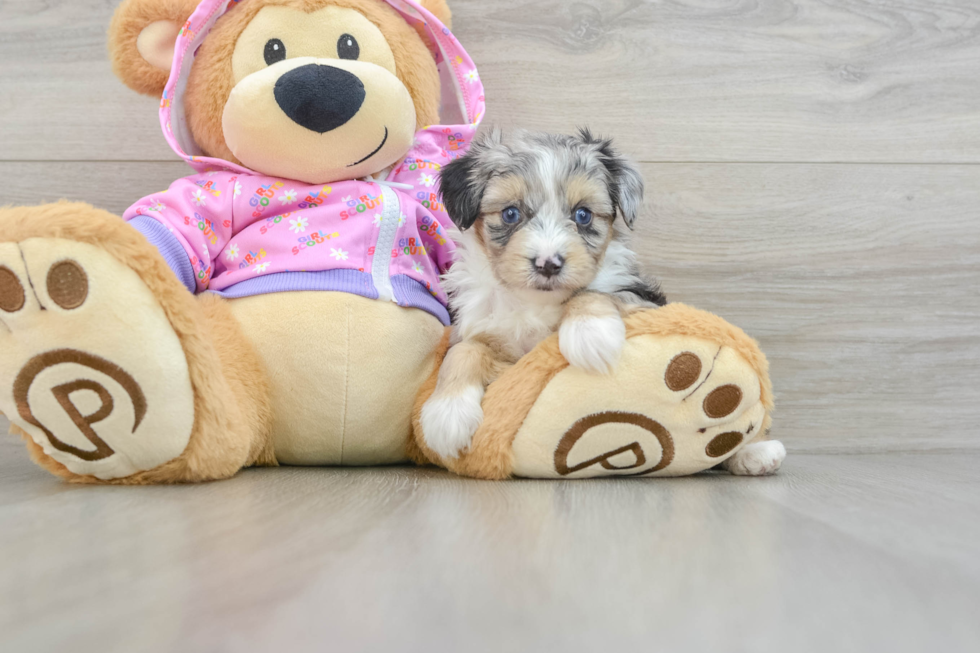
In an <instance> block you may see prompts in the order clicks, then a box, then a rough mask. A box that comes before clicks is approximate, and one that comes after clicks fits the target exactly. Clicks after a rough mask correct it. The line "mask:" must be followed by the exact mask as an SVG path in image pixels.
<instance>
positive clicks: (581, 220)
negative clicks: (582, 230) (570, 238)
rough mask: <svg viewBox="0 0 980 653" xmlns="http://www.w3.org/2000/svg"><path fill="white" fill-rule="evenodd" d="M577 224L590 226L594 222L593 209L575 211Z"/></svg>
mask: <svg viewBox="0 0 980 653" xmlns="http://www.w3.org/2000/svg"><path fill="white" fill-rule="evenodd" d="M575 224H577V225H578V226H580V227H588V226H589V225H590V224H592V211H590V210H588V209H585V208H582V209H578V210H577V211H575Z"/></svg>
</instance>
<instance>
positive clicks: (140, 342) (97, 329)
mask: <svg viewBox="0 0 980 653" xmlns="http://www.w3.org/2000/svg"><path fill="white" fill-rule="evenodd" d="M0 410H2V411H3V412H4V413H5V414H6V415H7V416H8V418H9V419H10V421H11V422H12V423H13V424H14V425H15V426H17V427H19V428H20V429H22V430H23V431H24V432H26V433H27V434H28V435H29V436H30V438H31V439H32V440H33V441H34V443H36V444H37V445H38V446H39V447H40V449H41V450H42V451H43V453H44V455H46V456H48V457H49V458H51V459H53V460H54V461H56V462H57V463H59V464H60V465H62V466H64V467H65V468H67V470H68V471H69V472H71V474H74V475H78V476H94V477H95V478H98V479H100V480H112V479H119V478H123V477H128V476H131V475H133V474H136V473H138V472H143V471H146V470H150V469H154V468H156V467H159V466H160V465H163V464H164V463H167V462H169V461H171V460H173V459H174V458H177V457H178V456H180V455H181V454H182V453H183V452H184V450H185V448H186V447H187V445H188V442H189V440H190V437H191V431H192V428H193V426H194V393H193V389H192V386H191V382H190V377H189V373H188V364H187V359H186V357H185V355H184V351H183V348H182V347H181V343H180V341H179V340H178V338H177V335H176V334H175V332H174V330H173V328H172V327H171V325H170V322H169V321H168V319H167V317H166V315H165V314H164V311H163V309H162V308H161V306H160V304H159V302H158V301H157V299H156V298H155V297H154V296H153V294H152V293H151V292H150V290H149V289H148V288H147V287H146V285H144V283H143V282H142V281H141V280H140V278H139V276H137V274H136V272H134V271H133V270H132V269H130V268H128V267H126V266H124V265H123V264H122V263H120V262H119V261H117V260H116V259H115V258H113V257H112V256H110V255H109V254H108V253H106V252H105V251H104V250H103V249H100V248H98V247H96V246H94V245H91V244H88V243H82V242H75V241H72V240H64V239H55V238H30V239H27V240H24V241H22V242H19V243H11V242H7V243H0Z"/></svg>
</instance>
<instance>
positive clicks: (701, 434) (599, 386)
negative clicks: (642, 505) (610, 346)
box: [514, 335, 766, 478]
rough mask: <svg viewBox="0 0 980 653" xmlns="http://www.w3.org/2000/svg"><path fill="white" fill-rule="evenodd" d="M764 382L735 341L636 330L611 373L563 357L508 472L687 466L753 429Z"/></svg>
mask: <svg viewBox="0 0 980 653" xmlns="http://www.w3.org/2000/svg"><path fill="white" fill-rule="evenodd" d="M760 391H761V386H760V383H759V377H758V375H757V374H756V373H755V372H754V371H753V370H752V368H751V366H750V365H749V364H748V362H746V361H745V359H744V358H742V357H741V356H740V355H739V354H738V353H737V352H736V351H735V350H734V349H732V348H731V347H727V346H725V345H721V344H719V343H717V342H713V341H711V340H706V339H704V338H699V337H693V336H682V335H672V336H666V337H663V336H650V335H646V336H636V337H634V338H631V339H629V340H628V341H627V344H626V347H625V348H624V350H623V355H622V358H621V360H620V364H619V366H618V368H617V370H616V371H615V372H614V373H613V374H609V375H606V376H601V377H597V376H595V375H588V374H586V373H584V372H582V371H581V370H579V369H577V368H575V367H569V368H567V369H566V370H564V371H562V372H560V373H559V374H558V375H557V376H556V377H555V378H554V379H553V380H552V381H551V383H549V384H548V386H547V388H545V390H544V392H542V393H541V396H540V397H539V398H538V401H537V403H536V404H535V405H534V407H533V408H532V409H531V411H530V412H529V413H528V416H527V419H526V420H525V422H524V424H523V426H522V427H521V429H520V430H519V431H518V432H517V436H516V437H515V439H514V474H515V475H517V476H527V477H537V478H541V477H550V478H579V477H592V476H620V475H633V476H648V475H649V476H681V475H686V474H693V473H695V472H698V471H701V470H703V469H706V468H709V467H712V466H713V465H715V464H717V463H719V462H721V461H723V460H725V459H726V458H727V457H728V456H730V455H732V454H733V453H734V452H735V451H736V450H737V449H738V448H739V447H740V446H742V445H743V444H744V443H746V442H748V441H749V440H751V439H753V438H754V437H755V436H757V435H759V429H760V427H761V426H762V423H763V420H764V418H765V416H766V409H765V407H764V406H763V404H762V402H761V400H760V399H761V397H760Z"/></svg>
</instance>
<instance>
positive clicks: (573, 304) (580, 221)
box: [421, 130, 666, 458]
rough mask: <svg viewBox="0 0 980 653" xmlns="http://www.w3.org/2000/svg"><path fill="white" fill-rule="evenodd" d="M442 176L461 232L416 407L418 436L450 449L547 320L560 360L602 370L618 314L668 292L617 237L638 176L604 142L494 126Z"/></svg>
mask: <svg viewBox="0 0 980 653" xmlns="http://www.w3.org/2000/svg"><path fill="white" fill-rule="evenodd" d="M440 185H441V191H442V196H443V201H444V202H445V205H446V209H447V211H448V213H449V215H450V217H451V218H452V220H453V222H454V224H455V225H456V227H457V228H458V230H459V231H458V232H455V233H454V234H453V237H454V239H455V240H456V242H457V244H458V245H459V249H458V251H457V258H456V262H455V263H454V265H453V267H452V269H451V270H450V271H449V272H448V273H447V274H446V276H445V277H444V284H445V287H446V289H447V292H448V293H449V298H450V309H451V311H452V313H453V317H454V326H453V334H452V347H451V348H450V350H449V353H448V354H447V356H446V360H445V362H444V363H443V366H442V368H441V370H440V372H439V380H438V384H437V386H436V390H435V392H434V394H433V395H432V397H431V398H430V399H429V401H428V402H427V403H426V404H425V406H424V407H423V409H422V416H421V417H422V429H423V431H424V434H425V439H426V443H427V444H428V446H429V447H430V448H431V449H432V450H433V451H435V452H436V453H438V454H439V455H441V456H443V457H448V458H455V457H457V456H458V455H459V453H460V452H461V451H463V450H464V449H466V448H467V447H468V446H469V444H470V441H471V439H472V437H473V434H474V433H475V432H476V430H477V428H478V427H479V426H480V423H481V422H482V421H483V410H482V408H481V405H480V404H481V401H482V399H483V394H484V390H485V388H486V386H487V385H489V384H490V383H491V382H492V381H493V380H494V379H495V378H496V377H497V376H498V375H499V374H500V373H501V372H502V371H503V370H504V369H506V368H507V367H508V366H509V365H512V364H513V363H515V362H517V360H518V359H519V358H520V357H521V356H523V355H524V354H526V353H528V352H529V351H530V350H531V349H533V348H534V347H535V345H537V344H538V343H539V342H541V341H542V340H544V339H545V338H547V337H548V336H549V335H551V334H552V333H554V332H555V330H556V329H557V330H558V333H559V346H560V349H561V352H562V354H563V355H564V356H565V358H566V359H568V362H569V363H571V364H572V365H575V366H577V367H581V368H583V369H585V370H588V371H590V372H593V373H597V374H602V373H607V372H609V371H610V370H612V369H613V367H614V366H615V365H616V361H617V360H618V358H619V355H620V352H621V350H622V348H623V345H624V344H625V342H626V328H625V326H624V324H623V316H624V315H627V314H629V313H630V312H631V311H635V310H638V309H641V308H649V307H655V306H662V305H664V304H665V303H666V298H665V297H664V295H663V294H662V293H661V292H660V288H659V286H658V284H657V283H655V282H652V281H650V280H648V279H646V278H645V277H643V276H642V275H641V273H640V270H639V266H638V264H637V260H636V255H635V254H634V253H633V252H632V251H631V250H630V249H629V247H628V246H627V243H626V229H625V228H630V229H631V228H632V227H633V224H634V222H635V221H636V219H637V217H638V215H639V213H640V210H641V205H642V202H643V179H642V177H641V176H640V173H639V172H638V171H637V170H636V168H635V167H634V166H633V165H632V164H630V163H629V162H628V161H627V160H626V159H624V158H623V157H622V156H620V155H619V154H618V153H617V152H616V151H615V150H614V149H613V147H612V143H611V142H610V141H609V140H606V139H601V138H596V137H594V136H593V135H592V134H591V133H589V132H588V131H587V130H582V131H580V132H579V133H578V134H576V135H574V136H565V135H551V134H537V133H529V132H524V131H520V132H515V133H514V134H512V135H511V136H510V137H506V138H505V137H504V136H503V135H502V134H501V132H499V131H492V132H489V133H488V134H486V135H485V136H483V137H482V138H481V139H479V140H478V141H477V142H476V143H474V145H473V147H472V148H471V150H470V152H469V154H467V155H466V156H465V157H463V158H461V159H458V160H456V161H454V162H453V163H451V164H449V165H448V166H446V167H445V168H444V169H443V171H442V175H441V181H440Z"/></svg>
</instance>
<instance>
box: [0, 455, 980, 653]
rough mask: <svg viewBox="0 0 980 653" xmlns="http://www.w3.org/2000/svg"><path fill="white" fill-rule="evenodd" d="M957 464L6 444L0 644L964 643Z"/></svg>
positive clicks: (973, 526)
mask: <svg viewBox="0 0 980 653" xmlns="http://www.w3.org/2000/svg"><path fill="white" fill-rule="evenodd" d="M978 468H980V453H978V452H971V453H962V454H955V453H946V452H936V453H915V454H874V455H868V454H864V455H861V454H853V455H826V454H798V455H794V456H791V457H790V458H789V460H788V462H787V465H786V467H785V469H784V472H783V473H782V474H781V475H780V476H778V477H774V478H763V479H738V478H734V477H731V476H727V475H722V474H708V475H702V476H699V477H694V478H688V479H676V480H667V481H664V480H642V481H635V480H634V481H626V482H623V481H622V480H610V481H585V482H581V481H571V482H568V481H566V482H535V481H521V482H509V483H490V482H474V481H467V480H461V479H458V478H455V477H453V476H451V475H450V474H448V473H444V472H437V471H426V470H416V469H411V468H396V469H389V470H338V469H276V470H252V471H247V472H244V473H243V474H241V475H240V476H239V477H237V478H235V479H233V480H231V481H226V482H222V483H215V484H212V485H207V486H198V487H177V488H135V489H134V488H87V487H86V488H82V487H69V486H66V485H64V484H62V483H60V482H58V481H56V480H55V479H53V478H51V477H49V476H47V475H46V474H45V473H44V472H42V471H41V470H39V469H36V468H34V467H32V466H31V465H30V464H29V463H28V461H27V457H26V454H25V452H24V451H23V448H22V447H21V446H19V444H18V443H16V442H13V441H9V440H8V441H5V442H3V444H0V561H2V563H0V650H3V651H11V652H15V651H16V652H18V653H21V652H28V651H64V650H72V651H75V652H76V653H88V652H90V651H92V652H96V651H99V652H101V651H141V652H147V653H149V652H155V651H229V652H231V651H234V652H235V653H245V652H248V651H426V652H432V651H438V652H441V651H467V652H480V651H635V650H640V651H693V652H704V651H753V652H768V651H779V652H783V651H793V652H794V653H808V652H810V651H813V652H815V653H826V652H827V651H891V652H901V651H915V652H921V651H944V652H946V653H959V652H964V653H965V652H967V651H976V650H978V648H977V647H978V645H980V620H978V619H977V614H978V610H980V556H978V555H977V554H978V553H980V548H978V542H980V475H978V474H977V469H978Z"/></svg>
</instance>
